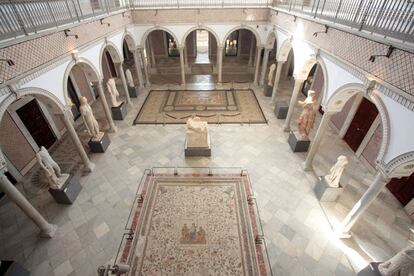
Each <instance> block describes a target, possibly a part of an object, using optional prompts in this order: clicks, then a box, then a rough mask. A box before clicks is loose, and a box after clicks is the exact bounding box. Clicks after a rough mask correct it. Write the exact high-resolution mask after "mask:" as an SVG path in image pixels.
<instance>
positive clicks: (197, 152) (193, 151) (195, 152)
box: [184, 136, 211, 157]
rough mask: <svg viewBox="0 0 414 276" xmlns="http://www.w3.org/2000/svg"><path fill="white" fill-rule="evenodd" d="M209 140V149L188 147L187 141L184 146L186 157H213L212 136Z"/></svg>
mask: <svg viewBox="0 0 414 276" xmlns="http://www.w3.org/2000/svg"><path fill="white" fill-rule="evenodd" d="M207 139H208V140H207V141H208V146H207V147H188V146H187V139H186V140H185V144H184V156H186V157H187V156H211V145H210V136H208V138H207Z"/></svg>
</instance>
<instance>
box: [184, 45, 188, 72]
mask: <svg viewBox="0 0 414 276" xmlns="http://www.w3.org/2000/svg"><path fill="white" fill-rule="evenodd" d="M184 65H185V67H186V68H187V67H188V53H187V47H184Z"/></svg>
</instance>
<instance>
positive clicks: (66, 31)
mask: <svg viewBox="0 0 414 276" xmlns="http://www.w3.org/2000/svg"><path fill="white" fill-rule="evenodd" d="M63 32H64V33H65V36H66V37H68V36H74V37H75V38H76V39H78V38H79V36H78V35H77V34H69V33H70V30H69V29H66V30H63Z"/></svg>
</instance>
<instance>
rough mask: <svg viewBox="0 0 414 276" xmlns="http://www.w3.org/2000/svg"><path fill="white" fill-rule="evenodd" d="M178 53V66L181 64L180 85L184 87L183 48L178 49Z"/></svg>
mask: <svg viewBox="0 0 414 276" xmlns="http://www.w3.org/2000/svg"><path fill="white" fill-rule="evenodd" d="M178 50H179V51H180V64H181V85H185V64H184V48H183V47H180V48H178Z"/></svg>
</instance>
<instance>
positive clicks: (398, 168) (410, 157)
mask: <svg viewBox="0 0 414 276" xmlns="http://www.w3.org/2000/svg"><path fill="white" fill-rule="evenodd" d="M382 166H383V171H384V173H385V174H387V176H389V177H405V176H410V175H411V174H412V173H413V172H414V151H411V152H407V153H404V154H402V155H399V156H397V157H395V158H394V159H392V160H391V161H390V162H388V164H382Z"/></svg>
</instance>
